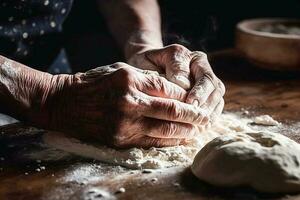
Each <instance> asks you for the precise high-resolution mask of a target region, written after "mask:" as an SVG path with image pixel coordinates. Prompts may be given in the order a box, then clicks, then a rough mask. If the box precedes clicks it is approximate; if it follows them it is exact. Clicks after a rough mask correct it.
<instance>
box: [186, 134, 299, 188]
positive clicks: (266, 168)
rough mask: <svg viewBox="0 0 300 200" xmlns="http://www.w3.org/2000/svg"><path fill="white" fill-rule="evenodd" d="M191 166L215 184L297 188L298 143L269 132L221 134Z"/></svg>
mask: <svg viewBox="0 0 300 200" xmlns="http://www.w3.org/2000/svg"><path fill="white" fill-rule="evenodd" d="M191 170H192V172H193V174H194V175H195V176H197V177H198V178H199V179H201V180H203V181H206V182H208V183H210V184H212V185H216V186H225V187H233V186H250V187H252V188H254V189H256V190H258V191H261V192H270V193H279V192H300V144H298V143H296V142H295V141H293V140H291V139H289V138H287V137H285V136H283V135H281V134H279V133H271V132H249V133H243V134H236V135H224V136H221V137H217V138H215V139H214V140H212V141H211V142H209V143H208V144H207V145H206V146H205V147H204V148H203V149H202V150H201V151H200V152H199V153H198V154H197V155H196V157H195V160H194V162H193V164H192V166H191Z"/></svg>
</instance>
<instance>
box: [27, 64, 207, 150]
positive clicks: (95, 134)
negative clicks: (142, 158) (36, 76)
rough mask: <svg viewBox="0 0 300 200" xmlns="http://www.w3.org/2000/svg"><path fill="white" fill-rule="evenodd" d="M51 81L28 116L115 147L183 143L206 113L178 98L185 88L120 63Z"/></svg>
mask: <svg viewBox="0 0 300 200" xmlns="http://www.w3.org/2000/svg"><path fill="white" fill-rule="evenodd" d="M52 83H55V84H54V85H53V87H51V88H50V89H49V91H48V93H47V94H45V95H44V96H45V100H44V101H43V102H42V105H41V110H40V112H39V113H42V114H43V115H44V116H42V117H41V116H40V115H41V114H39V115H34V114H33V115H32V119H33V120H34V121H35V122H36V123H39V124H43V126H46V127H48V128H51V129H55V130H60V131H64V132H69V133H72V132H75V133H76V134H80V136H85V137H87V136H88V137H92V138H96V139H98V141H102V142H104V143H105V144H108V145H112V146H116V147H130V146H140V147H151V146H156V147H160V146H171V145H179V144H183V143H185V141H186V140H187V139H190V138H192V137H194V135H195V134H196V131H197V129H196V127H195V124H200V123H201V122H202V120H203V118H204V117H205V116H204V115H203V111H202V110H201V109H200V108H195V106H193V105H190V104H186V103H183V102H182V101H184V100H185V99H186V96H187V93H186V91H185V90H184V89H182V88H181V87H179V86H177V85H176V84H174V83H172V82H169V81H167V80H166V79H165V78H163V77H160V76H158V74H157V73H154V72H151V71H144V70H136V68H134V67H131V66H129V65H127V64H124V63H116V64H113V65H110V66H105V67H99V68H96V69H92V70H90V71H87V72H86V73H78V74H75V75H63V76H61V75H58V76H54V77H53V78H52ZM41 119H43V120H42V121H40V120H41Z"/></svg>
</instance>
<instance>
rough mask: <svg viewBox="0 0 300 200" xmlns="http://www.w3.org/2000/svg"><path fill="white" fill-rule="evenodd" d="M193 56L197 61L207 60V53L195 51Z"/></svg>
mask: <svg viewBox="0 0 300 200" xmlns="http://www.w3.org/2000/svg"><path fill="white" fill-rule="evenodd" d="M192 55H193V58H195V59H196V58H197V59H205V60H207V54H206V53H204V52H203V51H194V52H193V53H192Z"/></svg>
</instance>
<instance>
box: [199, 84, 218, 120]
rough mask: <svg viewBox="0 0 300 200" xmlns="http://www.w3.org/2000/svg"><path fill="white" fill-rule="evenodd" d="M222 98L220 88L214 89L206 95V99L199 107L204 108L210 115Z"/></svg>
mask: <svg viewBox="0 0 300 200" xmlns="http://www.w3.org/2000/svg"><path fill="white" fill-rule="evenodd" d="M222 99H223V95H222V92H221V91H220V89H215V90H214V91H213V92H212V93H211V94H210V95H209V97H208V99H207V101H206V102H205V103H204V104H203V105H202V106H201V108H203V109H206V110H207V113H208V115H210V114H211V113H212V112H213V111H214V110H215V108H216V106H217V105H218V104H219V102H220V101H221V100H222Z"/></svg>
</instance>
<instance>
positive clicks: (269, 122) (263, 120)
mask: <svg viewBox="0 0 300 200" xmlns="http://www.w3.org/2000/svg"><path fill="white" fill-rule="evenodd" d="M253 121H254V123H255V124H259V125H266V126H278V125H280V123H279V122H278V121H276V120H274V119H273V118H272V117H271V116H270V115H260V116H257V117H255V118H254V120H253Z"/></svg>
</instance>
